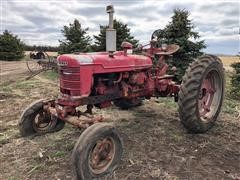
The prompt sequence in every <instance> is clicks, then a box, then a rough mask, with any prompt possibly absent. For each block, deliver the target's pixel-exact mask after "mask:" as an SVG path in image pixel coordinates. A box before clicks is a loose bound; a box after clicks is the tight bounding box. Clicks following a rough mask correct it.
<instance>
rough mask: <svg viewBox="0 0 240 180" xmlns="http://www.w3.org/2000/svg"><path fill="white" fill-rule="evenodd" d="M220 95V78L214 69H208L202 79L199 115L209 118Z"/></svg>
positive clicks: (218, 102)
mask: <svg viewBox="0 0 240 180" xmlns="http://www.w3.org/2000/svg"><path fill="white" fill-rule="evenodd" d="M221 96H222V87H221V80H220V77H219V75H218V73H217V72H216V71H210V72H209V73H208V74H207V75H206V77H205V78H204V79H203V81H202V85H201V89H200V92H199V99H198V109H199V114H200V117H201V118H202V119H204V120H211V118H212V117H213V116H214V115H215V113H216V112H217V109H218V107H219V104H220V98H221Z"/></svg>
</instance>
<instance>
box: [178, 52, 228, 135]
mask: <svg viewBox="0 0 240 180" xmlns="http://www.w3.org/2000/svg"><path fill="white" fill-rule="evenodd" d="M213 65H215V66H218V67H219V68H220V71H221V72H220V73H221V76H222V78H223V79H222V81H223V82H222V83H223V90H224V74H223V73H224V70H223V64H222V62H221V60H220V59H219V58H218V57H216V56H213V55H204V56H201V57H199V58H198V59H196V60H195V61H193V62H192V63H191V64H190V65H189V67H188V69H187V70H186V72H185V75H184V76H183V80H182V84H181V87H180V91H179V100H178V106H179V109H178V110H179V115H180V120H181V122H182V123H183V125H184V126H185V127H186V128H187V129H188V130H189V131H190V132H193V133H203V132H206V131H207V130H208V129H209V128H211V127H212V126H213V123H214V121H215V120H216V119H215V120H213V121H210V122H209V123H203V122H202V121H201V120H200V117H199V116H198V108H197V103H198V101H197V99H198V90H199V88H200V86H201V82H202V78H203V75H204V72H205V71H206V69H207V68H208V67H209V66H213ZM223 94H224V92H223V93H222V95H223ZM222 99H223V97H221V102H220V106H219V108H220V107H221V105H222ZM219 112H220V109H219V110H218V112H217V113H216V117H215V118H217V116H218V114H219Z"/></svg>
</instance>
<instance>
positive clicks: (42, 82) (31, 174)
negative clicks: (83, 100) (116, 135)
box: [0, 58, 240, 180]
mask: <svg viewBox="0 0 240 180" xmlns="http://www.w3.org/2000/svg"><path fill="white" fill-rule="evenodd" d="M221 59H223V62H224V64H225V65H226V67H229V64H230V62H232V61H235V60H236V61H238V60H239V59H235V58H233V60H232V58H231V59H230V58H226V59H225V58H221ZM0 64H1V72H0V75H1V83H0V112H1V113H0V151H1V154H0V163H1V166H0V167H1V168H0V179H3V180H18V179H19V180H22V179H24V180H27V179H61V180H63V179H64V180H65V179H73V173H72V170H71V152H72V149H73V147H74V144H75V142H76V141H77V139H78V137H79V135H80V134H81V132H82V130H79V129H76V128H74V127H72V126H71V125H66V127H65V128H64V129H63V130H61V131H60V132H57V133H51V134H46V135H43V136H32V137H30V138H22V137H20V135H19V131H18V125H17V124H18V120H19V118H20V115H21V112H22V111H23V110H24V108H26V107H27V106H28V105H29V104H30V103H31V102H33V101H35V100H38V99H41V98H46V97H49V98H51V97H57V94H58V86H57V84H58V80H57V79H56V74H55V73H53V72H46V73H43V74H41V75H39V76H36V77H34V78H33V79H30V80H25V78H26V77H27V76H28V75H29V73H28V71H27V68H26V66H25V62H24V61H20V62H2V61H1V62H0ZM227 75H228V74H227ZM228 89H229V78H227V91H226V96H225V102H224V105H223V109H222V113H221V115H220V118H219V119H218V121H217V123H216V126H214V128H213V129H211V130H210V131H208V132H207V133H205V134H189V133H187V132H186V130H185V129H184V127H183V126H182V125H181V123H180V122H179V117H178V113H177V105H176V104H175V103H174V102H173V100H172V99H164V98H160V99H154V98H153V99H151V100H145V101H144V105H143V106H141V107H136V108H133V109H132V110H128V111H123V110H119V109H118V108H117V107H115V106H112V107H111V108H108V109H104V110H101V111H100V110H98V109H95V113H100V114H103V115H104V116H105V117H106V121H109V122H113V123H114V124H115V125H116V127H117V128H118V129H119V131H120V132H121V137H122V139H123V143H124V154H123V159H122V161H121V163H120V165H119V168H118V169H117V170H116V171H115V172H114V174H112V175H111V176H107V177H104V178H103V179H109V180H133V179H137V180H149V179H155V180H157V179H171V180H172V179H194V180H195V179H206V178H207V179H240V171H239V169H240V163H239V162H240V151H239V149H240V139H239V137H240V130H239V129H240V121H239V120H240V119H239V113H240V112H239V110H240V102H239V101H236V100H233V99H231V97H230V96H229V92H228Z"/></svg>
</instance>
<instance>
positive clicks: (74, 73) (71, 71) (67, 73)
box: [60, 67, 80, 81]
mask: <svg viewBox="0 0 240 180" xmlns="http://www.w3.org/2000/svg"><path fill="white" fill-rule="evenodd" d="M60 78H61V79H62V80H69V81H79V80H80V69H79V68H69V67H68V68H67V67H64V68H61V69H60Z"/></svg>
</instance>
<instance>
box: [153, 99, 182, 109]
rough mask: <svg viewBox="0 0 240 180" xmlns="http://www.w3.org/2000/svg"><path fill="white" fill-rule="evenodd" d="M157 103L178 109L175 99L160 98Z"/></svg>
mask: <svg viewBox="0 0 240 180" xmlns="http://www.w3.org/2000/svg"><path fill="white" fill-rule="evenodd" d="M156 102H157V103H160V104H164V105H165V106H166V107H168V108H174V109H176V108H177V107H178V105H177V102H175V101H174V98H173V97H160V98H158V99H157V100H156Z"/></svg>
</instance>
